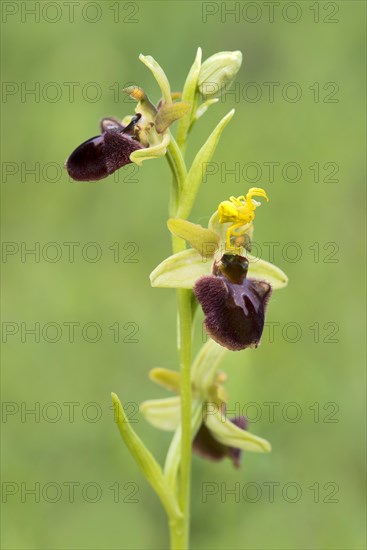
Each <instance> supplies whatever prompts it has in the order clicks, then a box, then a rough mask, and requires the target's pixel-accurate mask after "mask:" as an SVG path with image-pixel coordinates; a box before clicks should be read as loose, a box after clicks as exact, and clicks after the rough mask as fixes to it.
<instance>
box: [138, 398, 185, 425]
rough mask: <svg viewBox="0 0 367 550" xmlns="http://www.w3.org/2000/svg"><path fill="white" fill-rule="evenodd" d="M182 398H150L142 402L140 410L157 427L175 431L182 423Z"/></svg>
mask: <svg viewBox="0 0 367 550" xmlns="http://www.w3.org/2000/svg"><path fill="white" fill-rule="evenodd" d="M180 403H181V399H180V397H179V396H176V397H167V398H165V399H150V400H148V401H144V402H143V403H141V404H140V412H141V413H142V415H143V416H144V418H145V419H146V420H147V421H148V422H149V423H150V424H152V426H154V427H155V428H159V429H160V430H164V431H168V432H171V431H175V430H176V429H177V427H178V426H179V425H180V418H181V407H180Z"/></svg>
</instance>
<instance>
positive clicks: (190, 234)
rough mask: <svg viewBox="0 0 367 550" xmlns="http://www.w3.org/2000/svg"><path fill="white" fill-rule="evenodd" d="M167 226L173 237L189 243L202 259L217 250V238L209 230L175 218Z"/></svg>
mask: <svg viewBox="0 0 367 550" xmlns="http://www.w3.org/2000/svg"><path fill="white" fill-rule="evenodd" d="M167 225H168V229H169V230H170V231H171V233H172V234H173V235H176V236H177V237H181V239H184V240H185V241H187V242H189V243H190V244H191V246H192V247H193V248H195V250H197V251H198V252H199V254H201V255H202V256H204V257H210V256H213V255H214V253H215V251H216V250H217V249H218V245H219V237H218V235H217V234H216V233H214V232H213V231H210V229H205V228H204V227H202V226H201V225H198V224H196V223H191V222H188V221H187V220H180V219H176V218H172V219H170V220H168V222H167Z"/></svg>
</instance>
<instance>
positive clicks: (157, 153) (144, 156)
mask: <svg viewBox="0 0 367 550" xmlns="http://www.w3.org/2000/svg"><path fill="white" fill-rule="evenodd" d="M169 140H170V136H169V134H168V132H167V133H165V134H163V139H162V141H161V143H158V145H153V147H147V148H145V149H137V150H136V151H134V152H133V153H131V155H130V160H131V162H135V164H137V165H138V166H140V165H141V163H142V162H143V160H150V159H155V158H159V157H163V156H164V155H165V154H166V152H167V146H168V144H169Z"/></svg>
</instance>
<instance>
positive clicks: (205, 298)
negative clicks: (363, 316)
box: [66, 48, 287, 550]
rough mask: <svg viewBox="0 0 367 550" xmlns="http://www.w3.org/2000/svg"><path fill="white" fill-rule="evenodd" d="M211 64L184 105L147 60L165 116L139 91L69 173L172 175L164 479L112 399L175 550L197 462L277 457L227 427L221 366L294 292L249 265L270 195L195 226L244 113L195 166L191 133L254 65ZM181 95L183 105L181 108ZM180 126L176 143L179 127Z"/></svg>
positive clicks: (159, 277) (166, 266) (269, 270)
mask: <svg viewBox="0 0 367 550" xmlns="http://www.w3.org/2000/svg"><path fill="white" fill-rule="evenodd" d="M201 58H202V52H201V49H200V48H199V49H198V51H197V55H196V58H195V61H194V63H193V65H192V67H191V69H190V71H189V74H188V76H187V78H186V81H185V84H184V87H183V91H182V94H172V92H171V87H170V83H169V80H168V78H167V76H166V74H165V72H164V71H163V69H162V68H161V67H160V65H159V64H158V63H157V61H156V60H155V59H153V58H152V57H151V56H145V55H140V60H141V61H142V62H143V63H144V64H145V65H146V67H147V68H148V69H149V70H150V71H151V72H152V74H153V76H154V78H155V80H156V82H157V84H158V86H159V88H160V93H161V100H160V101H159V102H158V103H157V105H156V106H155V105H153V103H152V102H151V101H150V100H149V98H148V96H147V95H146V94H145V92H144V91H143V90H142V89H141V88H139V87H137V86H132V87H129V88H127V89H126V90H125V92H126V93H129V94H130V95H131V97H133V98H134V99H135V100H136V101H137V106H136V109H135V115H134V116H133V117H127V119H126V118H125V119H123V120H122V121H121V123H120V122H119V121H117V120H116V119H114V118H108V119H103V124H102V125H101V128H102V130H101V131H102V134H101V136H98V137H97V138H92V140H88V141H87V142H85V143H84V144H82V145H81V146H79V148H78V149H77V150H76V151H75V152H74V153H73V154H72V155H71V157H70V159H71V161H70V159H69V160H68V161H67V165H66V166H67V169H68V170H69V173H70V170H73V171H74V172H75V173H76V174H77V175H78V177H80V178H83V177H88V178H89V179H88V180H87V181H89V180H90V178H92V177H93V176H95V175H97V176H98V178H99V179H102V178H103V177H106V176H107V175H109V174H111V173H113V171H115V170H116V169H118V168H120V167H121V166H123V165H124V164H127V163H128V162H135V163H136V164H138V165H140V164H142V162H143V161H145V160H149V159H154V158H159V157H162V156H165V157H166V159H167V162H168V165H169V167H170V170H171V172H172V183H171V192H170V199H169V208H168V210H169V218H170V219H169V220H168V223H167V226H168V229H169V231H170V232H171V239H172V255H171V256H170V257H168V258H166V259H165V260H163V261H162V262H161V263H160V264H159V265H158V266H157V267H156V269H155V270H154V271H153V272H152V273H151V275H150V280H151V284H152V286H153V287H164V288H175V289H176V290H177V323H178V327H177V348H178V358H179V370H178V371H169V370H167V369H163V368H160V369H153V370H152V371H151V379H152V380H153V381H154V382H155V383H157V384H160V385H161V386H163V387H165V389H168V390H170V391H174V392H175V393H176V395H175V396H174V397H170V398H167V399H159V400H151V401H145V402H144V403H142V404H141V407H140V411H141V413H142V414H143V415H144V416H145V418H146V419H147V420H148V421H149V422H150V423H151V424H152V425H153V426H155V427H158V428H160V429H162V430H172V431H173V437H172V440H171V444H170V446H169V449H168V452H167V456H166V460H165V465H164V468H162V467H161V466H160V465H159V464H158V462H157V461H156V459H155V458H154V456H153V455H152V453H151V452H150V451H149V450H148V449H147V448H146V446H145V445H144V443H143V442H142V440H141V439H140V438H139V437H138V435H137V434H136V433H135V431H134V430H133V428H132V426H131V425H130V423H129V421H128V418H127V417H126V414H125V412H124V408H123V405H122V404H121V402H120V400H119V398H118V397H117V395H116V394H114V393H113V394H112V401H113V406H114V411H115V420H116V423H117V426H118V429H119V432H120V434H121V436H122V438H123V440H124V442H125V444H126V446H127V448H128V450H129V451H130V453H131V455H132V456H133V458H134V459H135V461H136V462H137V464H138V465H139V467H140V468H141V470H142V472H143V474H144V476H145V478H146V479H147V481H148V482H149V483H150V485H151V486H152V488H153V490H154V491H155V492H156V494H157V496H158V498H159V499H160V501H161V503H162V506H163V508H164V509H165V511H166V514H167V520H168V527H169V531H170V546H171V549H172V550H187V549H188V548H189V538H190V536H189V535H190V487H191V458H192V451H194V452H197V453H198V454H200V455H201V456H202V457H205V458H209V459H212V460H221V459H222V458H225V457H228V458H231V460H232V462H233V464H234V465H235V466H236V467H238V466H239V465H240V459H241V454H242V452H243V451H250V452H261V453H266V452H269V451H270V449H271V445H270V443H269V442H268V441H266V440H265V439H263V438H262V437H259V436H257V435H253V434H252V433H251V432H250V431H248V422H247V419H245V418H244V417H238V418H234V419H229V418H227V417H226V409H227V401H228V397H227V394H226V391H225V389H224V386H223V383H224V381H225V375H224V374H223V373H220V372H219V371H218V367H219V364H220V361H221V359H222V358H223V356H224V354H225V353H226V352H227V350H226V348H227V349H232V350H239V349H245V348H250V347H256V346H257V345H258V344H259V342H260V338H261V333H262V328H263V322H264V315H265V306H266V302H267V300H268V296H270V294H271V290H274V289H277V288H282V287H283V286H285V285H286V284H287V277H286V275H285V274H284V273H283V272H282V271H281V270H280V269H279V268H277V267H276V266H273V265H272V264H270V263H268V262H266V261H264V260H261V259H259V258H255V257H254V256H251V255H250V254H249V251H250V249H251V237H252V232H253V220H254V217H255V214H254V211H255V209H256V207H257V206H259V203H257V202H256V201H254V199H253V198H252V197H253V196H261V197H265V198H266V200H268V197H267V195H266V193H265V191H264V190H262V189H260V188H253V189H250V190H249V192H248V193H247V195H246V196H243V195H241V196H240V197H238V199H236V198H235V197H231V198H230V200H227V201H223V202H222V203H221V204H220V205H219V208H218V210H217V211H216V212H215V213H214V214H213V216H212V217H211V219H210V222H209V227H208V228H203V227H201V226H200V225H198V224H195V223H192V222H190V221H188V217H189V215H190V213H191V210H192V207H193V205H194V203H195V200H196V197H197V194H198V192H199V190H200V185H201V182H202V180H203V177H204V174H205V167H206V166H207V164H208V162H209V161H210V160H211V159H212V157H213V156H214V155H215V151H216V147H217V145H218V142H219V139H220V137H221V135H222V133H223V130H224V129H225V128H226V126H227V125H228V123H229V122H230V120H231V119H232V117H233V115H234V109H232V110H231V111H229V113H228V114H227V115H226V116H224V117H223V118H222V120H220V121H219V123H218V124H217V125H216V127H215V128H214V130H213V131H212V132H211V134H210V135H209V137H208V138H207V140H206V141H205V143H204V144H203V145H202V147H201V148H200V150H199V151H198V152H197V154H196V156H195V157H194V160H193V162H192V164H191V166H190V167H187V166H186V163H185V159H184V153H185V148H186V144H187V141H188V138H189V135H190V132H191V131H192V129H193V127H194V125H195V123H196V121H197V120H198V119H199V118H200V117H201V116H203V115H204V114H205V112H206V111H207V110H208V109H209V108H210V107H211V106H212V105H215V103H216V102H217V101H218V99H217V98H214V97H213V96H216V95H218V94H220V93H221V92H222V90H223V89H224V87H225V86H226V85H228V83H229V82H231V81H232V80H233V78H235V76H236V74H237V72H238V70H239V68H240V66H241V62H242V55H241V53H240V52H219V53H218V54H214V55H213V56H211V57H210V58H208V59H207V60H206V61H204V63H202V62H201ZM178 96H179V101H175V99H177V97H178ZM176 120H177V121H178V127H177V133H176V139H175V138H174V136H173V134H172V132H171V129H170V126H171V125H172V124H173V123H174V122H175V121H176ZM111 143H112V144H113V145H114V147H115V146H116V144H117V145H118V144H120V147H121V154H120V155H119V157H118V158H117V160H116V158H115V156H116V149H113V150H112V149H111V147H110V144H111ZM109 148H110V149H109ZM122 149H123V151H122ZM93 154H96V155H97V157H98V166H97V168H98V170H97V169H96V166H94V165H92V166H91V165H88V166H85V162H86V159H88V161H90V159H91V158H93ZM114 155H115V156H114ZM111 159H112V160H113V162H112V161H111ZM92 164H93V163H92ZM213 289H214V290H213ZM212 290H213V292H212ZM198 305H201V306H202V309H203V311H204V313H205V316H206V319H205V327H206V329H207V332H208V334H209V335H210V336H211V338H212V339H209V340H208V342H206V343H205V344H204V345H203V346H202V348H201V349H200V350H199V351H198V353H197V355H196V357H195V359H194V360H192V356H193V350H192V332H193V319H194V315H195V311H196V310H197V307H198Z"/></svg>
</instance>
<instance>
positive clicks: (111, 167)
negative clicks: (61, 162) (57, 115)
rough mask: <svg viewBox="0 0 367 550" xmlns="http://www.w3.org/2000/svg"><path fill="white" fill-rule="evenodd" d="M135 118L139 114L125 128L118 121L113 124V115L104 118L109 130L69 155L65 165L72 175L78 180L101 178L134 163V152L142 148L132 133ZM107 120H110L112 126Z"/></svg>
mask: <svg viewBox="0 0 367 550" xmlns="http://www.w3.org/2000/svg"><path fill="white" fill-rule="evenodd" d="M139 118H140V116H139ZM136 120H138V118H137V117H135V118H134V119H133V121H132V123H130V124H129V125H128V126H126V128H124V127H123V126H121V125H118V123H117V122H116V123H115V124H113V121H114V119H103V121H102V128H106V131H104V132H103V133H102V135H100V136H96V137H93V138H91V139H88V140H87V141H85V142H84V143H82V144H81V145H79V147H77V148H76V149H75V151H73V152H72V153H71V155H70V157H69V158H68V159H67V161H66V164H65V165H66V169H67V171H68V173H69V176H70V177H71V178H73V179H74V180H76V181H98V180H101V179H103V178H106V177H107V176H109V175H110V174H113V173H114V172H115V171H116V170H118V169H119V168H122V166H125V164H129V163H131V160H130V155H131V153H132V152H133V151H136V150H137V149H142V145H141V144H140V143H139V142H138V141H136V140H135V139H133V137H132V136H131V135H129V132H130V131H131V129H132V127H133V125H134V124H135V122H136ZM106 121H109V122H111V124H110V126H108V125H107V122H106Z"/></svg>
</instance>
